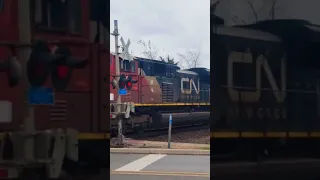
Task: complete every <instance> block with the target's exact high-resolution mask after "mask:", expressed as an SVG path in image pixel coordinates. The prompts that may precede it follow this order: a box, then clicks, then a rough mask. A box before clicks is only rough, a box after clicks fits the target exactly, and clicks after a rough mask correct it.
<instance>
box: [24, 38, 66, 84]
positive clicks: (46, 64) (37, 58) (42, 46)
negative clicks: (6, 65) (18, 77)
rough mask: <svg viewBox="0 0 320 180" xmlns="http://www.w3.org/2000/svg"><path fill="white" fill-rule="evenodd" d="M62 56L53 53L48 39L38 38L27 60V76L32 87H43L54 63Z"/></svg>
mask: <svg viewBox="0 0 320 180" xmlns="http://www.w3.org/2000/svg"><path fill="white" fill-rule="evenodd" d="M61 58H62V56H57V55H52V53H51V51H50V48H49V45H48V43H47V42H46V41H43V40H38V41H36V42H35V43H34V44H33V46H32V52H31V54H30V57H29V60H28V62H27V76H28V80H29V83H30V85H31V86H32V87H41V86H43V84H44V83H45V82H46V81H47V78H48V76H49V74H50V71H51V68H52V64H53V63H54V62H55V61H57V60H59V59H61Z"/></svg>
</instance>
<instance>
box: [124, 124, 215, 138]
mask: <svg viewBox="0 0 320 180" xmlns="http://www.w3.org/2000/svg"><path fill="white" fill-rule="evenodd" d="M208 128H210V126H209V125H208V124H206V125H204V124H195V125H188V126H178V127H173V128H172V130H171V133H172V134H176V133H181V132H189V131H197V130H203V129H208ZM162 135H168V128H162V129H147V130H145V131H144V132H143V133H138V134H134V133H127V134H126V137H127V138H133V139H143V138H145V137H148V138H150V137H157V136H162Z"/></svg>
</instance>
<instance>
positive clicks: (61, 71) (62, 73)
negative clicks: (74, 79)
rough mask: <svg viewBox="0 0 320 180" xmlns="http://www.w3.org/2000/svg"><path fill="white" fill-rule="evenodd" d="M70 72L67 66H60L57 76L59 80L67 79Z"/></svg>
mask: <svg viewBox="0 0 320 180" xmlns="http://www.w3.org/2000/svg"><path fill="white" fill-rule="evenodd" d="M68 72H69V68H68V67H67V66H64V65H59V66H58V67H57V74H58V76H59V78H65V77H67V75H68Z"/></svg>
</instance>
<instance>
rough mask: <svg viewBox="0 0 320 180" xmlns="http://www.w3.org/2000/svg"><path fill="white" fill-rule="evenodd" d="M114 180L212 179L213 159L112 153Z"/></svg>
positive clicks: (195, 156)
mask: <svg viewBox="0 0 320 180" xmlns="http://www.w3.org/2000/svg"><path fill="white" fill-rule="evenodd" d="M110 168H111V176H110V178H111V180H118V179H119V180H120V179H127V178H128V179H131V180H138V179H139V180H166V179H168V180H169V179H172V180H175V179H177V180H178V179H179V180H180V179H184V180H189V179H190V180H191V179H192V180H209V179H210V156H198V155H165V154H113V153H111V154H110Z"/></svg>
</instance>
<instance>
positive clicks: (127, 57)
mask: <svg viewBox="0 0 320 180" xmlns="http://www.w3.org/2000/svg"><path fill="white" fill-rule="evenodd" d="M120 41H121V44H122V47H123V51H122V53H121V54H120V57H121V58H122V59H125V60H128V61H133V56H131V55H130V54H129V46H130V43H131V41H130V39H128V41H127V44H126V43H125V42H124V40H123V38H122V37H121V38H120Z"/></svg>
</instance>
